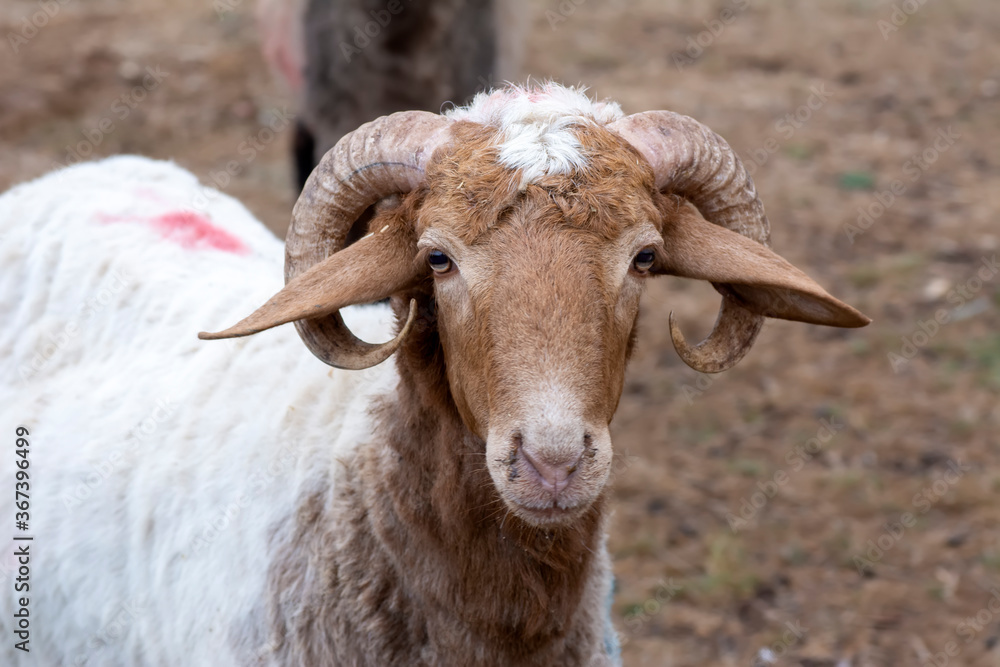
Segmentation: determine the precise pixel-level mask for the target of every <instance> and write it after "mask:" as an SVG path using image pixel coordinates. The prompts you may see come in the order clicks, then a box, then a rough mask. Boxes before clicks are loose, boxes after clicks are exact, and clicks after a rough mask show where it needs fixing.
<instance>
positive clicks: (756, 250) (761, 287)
mask: <svg viewBox="0 0 1000 667" xmlns="http://www.w3.org/2000/svg"><path fill="white" fill-rule="evenodd" d="M663 246H664V248H663V256H662V257H659V258H658V259H659V262H658V264H660V269H659V271H657V272H658V273H664V274H669V275H675V276H682V277H685V278H695V279H697V280H707V281H709V282H711V283H712V284H713V285H714V286H715V288H716V289H717V290H718V291H719V292H721V293H722V294H723V295H725V296H730V297H732V298H734V299H736V300H737V301H738V302H739V304H740V305H742V306H744V307H745V308H747V309H748V310H750V311H752V312H754V313H756V314H758V315H764V316H766V317H776V318H780V319H784V320H795V321H798V322H808V323H809V324H823V325H826V326H831V327H863V326H865V325H866V324H868V323H869V322H871V320H870V319H869V318H868V317H866V316H865V315H863V314H861V313H860V312H858V311H857V310H855V309H854V308H852V307H851V306H849V305H847V304H846V303H843V302H841V301H839V300H838V299H835V298H834V297H832V296H830V295H829V294H828V293H827V292H826V290H824V289H823V288H822V287H820V286H819V285H817V284H816V282H815V281H813V279H812V278H810V277H809V276H807V275H806V274H804V273H803V272H802V271H800V270H799V269H797V268H795V267H794V266H792V265H791V264H789V263H788V262H787V261H786V260H785V259H784V258H782V257H781V256H780V255H778V254H776V253H775V252H773V251H772V250H771V249H769V248H767V247H765V246H763V245H761V244H760V243H757V242H756V241H754V240H752V239H749V238H747V237H745V236H742V235H740V234H737V233H736V232H732V231H729V230H728V229H725V228H723V227H720V226H718V225H713V224H712V223H710V222H707V221H706V220H705V219H704V218H702V217H701V216H700V215H698V214H697V213H696V212H694V211H692V210H690V209H687V208H684V207H682V208H681V209H680V210H679V211H677V214H676V215H671V216H669V218H668V219H666V220H665V221H664V229H663Z"/></svg>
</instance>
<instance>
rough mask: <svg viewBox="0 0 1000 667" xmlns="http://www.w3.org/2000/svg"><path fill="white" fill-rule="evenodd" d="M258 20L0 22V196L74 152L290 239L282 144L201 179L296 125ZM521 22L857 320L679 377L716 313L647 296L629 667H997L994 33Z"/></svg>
mask: <svg viewBox="0 0 1000 667" xmlns="http://www.w3.org/2000/svg"><path fill="white" fill-rule="evenodd" d="M250 2H251V0H228V3H227V4H228V6H230V7H231V8H232V10H231V11H226V12H223V13H222V15H221V16H220V13H219V12H217V9H216V7H215V6H213V0H173V1H171V2H167V1H166V0H158V1H156V0H128V1H126V0H66V1H65V3H64V4H60V2H56V1H55V0H53V2H52V3H51V4H52V5H54V6H57V7H58V8H59V9H58V11H57V12H56V13H55V15H54V16H52V17H51V19H49V20H48V22H47V24H46V25H45V26H44V27H42V28H40V29H38V30H37V34H35V33H32V36H31V37H30V38H29V39H26V40H24V41H19V40H14V41H12V40H11V37H10V35H11V34H15V35H22V36H23V35H24V33H23V23H22V22H21V20H22V17H25V16H31V14H33V13H34V12H36V11H38V10H39V7H40V5H39V4H37V3H36V2H34V1H31V2H28V1H25V0H5V2H4V3H3V5H2V6H0V28H2V30H0V35H2V36H3V37H4V40H3V41H4V43H3V44H0V54H2V55H0V156H2V158H0V189H6V188H7V187H8V186H10V185H11V184H14V183H17V182H20V181H23V180H26V179H30V178H32V177H35V176H37V175H39V174H42V173H44V172H45V171H47V170H49V169H51V168H53V167H54V166H55V165H56V164H58V163H66V162H67V161H68V160H70V159H71V155H70V152H71V151H72V150H76V148H74V147H78V146H80V145H81V142H82V144H83V148H82V151H83V152H87V153H88V155H85V156H83V157H87V158H92V157H94V156H104V155H111V154H115V153H122V152H129V153H140V154H145V155H150V156H154V157H160V158H170V159H173V160H175V161H177V162H178V163H179V164H181V165H183V166H185V167H187V168H189V169H191V170H192V171H194V172H195V173H196V174H197V175H198V176H199V177H200V178H202V179H203V181H205V182H206V183H209V184H214V185H216V186H217V187H219V188H220V189H222V190H224V191H225V192H227V193H228V194H231V195H233V196H235V197H237V198H239V199H241V200H242V201H243V202H245V203H246V204H247V205H248V206H249V207H250V208H251V210H253V211H254V212H255V213H256V214H257V215H258V216H259V217H260V218H261V219H263V220H264V221H266V222H267V223H268V225H269V226H271V227H272V228H273V229H275V230H276V231H278V232H282V231H283V230H284V228H285V225H286V224H287V219H288V216H289V211H290V208H291V205H292V203H293V197H294V193H293V190H292V187H291V180H292V179H291V174H290V162H289V159H288V142H289V140H290V133H287V132H286V133H284V135H282V134H279V136H277V137H276V138H274V139H273V140H271V141H270V142H269V143H267V145H266V146H265V147H264V149H263V150H261V151H259V152H257V153H256V155H255V156H254V158H253V159H251V160H249V161H247V162H246V163H245V164H243V165H242V172H241V173H240V174H239V175H238V176H236V177H233V178H232V179H231V180H230V181H228V182H223V181H224V180H225V179H222V178H221V177H220V176H219V174H221V173H222V172H223V170H224V168H225V165H226V163H227V161H229V160H233V159H236V158H237V156H239V155H242V154H241V153H239V152H238V147H239V146H240V144H241V143H242V142H243V141H245V140H247V139H248V138H250V137H258V138H263V137H262V136H261V135H260V131H261V129H262V128H263V127H264V123H266V122H267V121H268V120H269V119H270V118H271V114H273V113H275V112H283V110H284V109H286V108H287V109H288V111H294V103H293V101H292V100H291V99H290V98H289V97H288V95H287V93H286V92H284V91H282V90H281V88H280V87H279V85H278V84H277V83H276V82H275V80H274V79H273V77H272V76H271V75H270V73H269V72H268V70H267V68H266V66H265V65H264V64H263V62H262V60H261V57H260V54H259V50H258V48H259V47H258V44H257V37H256V34H255V26H254V22H253V18H252V7H251V6H250ZM529 5H530V20H529V22H530V24H531V32H530V35H529V36H528V39H527V52H526V57H525V67H524V72H525V73H526V74H531V75H532V76H533V77H535V78H545V77H552V78H554V79H556V80H559V81H562V82H564V83H573V84H575V83H583V84H586V85H588V86H590V88H591V92H592V94H593V95H595V96H597V97H602V98H603V97H609V98H613V99H617V100H618V101H620V102H621V103H622V105H623V107H624V108H625V110H626V112H634V111H642V110H646V109H661V108H663V109H672V110H675V111H678V112H681V113H685V114H688V115H691V116H694V117H695V118H698V119H699V120H701V121H703V122H705V123H706V124H708V125H709V126H711V127H712V128H713V129H715V130H716V131H717V132H718V133H719V134H721V135H722V136H724V137H725V138H726V139H727V140H728V141H729V142H730V143H731V144H732V145H733V146H734V147H735V148H736V150H737V151H738V152H739V154H740V155H741V156H742V157H743V158H744V160H745V161H746V162H747V163H748V164H749V165H750V167H751V169H752V170H753V172H754V179H755V181H756V183H757V187H758V190H759V192H760V193H761V197H762V199H763V201H764V203H765V205H766V207H767V211H768V214H769V217H770V219H771V223H772V228H773V245H774V248H775V249H776V250H777V251H778V252H780V253H782V254H783V255H784V256H785V257H787V258H788V259H789V260H790V261H792V262H793V263H795V264H796V265H798V266H800V267H802V268H803V269H804V270H806V271H807V272H808V273H810V274H811V275H812V276H813V277H815V278H816V279H817V280H818V281H819V282H820V283H821V284H822V285H824V286H825V287H826V288H828V289H829V290H830V291H831V292H832V293H833V294H835V295H837V296H838V297H840V298H842V299H844V300H845V301H847V302H849V303H851V304H853V305H855V306H857V307H858V308H860V309H861V310H862V311H864V312H865V313H866V314H868V315H870V316H871V317H872V318H873V319H874V323H873V324H872V325H871V326H869V327H867V328H865V329H861V330H850V331H844V330H833V329H825V328H820V327H812V326H807V325H803V324H795V323H789V322H783V321H770V322H769V323H768V325H767V326H766V327H765V329H764V331H763V333H762V335H761V336H760V338H759V340H758V342H757V344H756V346H755V348H754V349H753V350H752V352H751V353H750V354H749V355H748V356H747V358H746V359H744V360H743V361H742V362H741V363H740V364H739V365H738V366H737V367H736V368H735V369H733V370H731V371H729V372H727V373H724V374H722V375H719V376H711V377H709V376H700V375H698V374H697V373H695V372H694V371H692V370H690V369H688V368H687V367H686V366H684V365H683V363H682V362H681V361H680V360H679V359H678V357H677V355H676V354H675V353H674V351H673V349H672V345H671V343H670V340H669V334H668V329H667V316H668V313H669V312H670V311H674V313H675V314H676V315H677V316H678V317H679V318H680V321H681V324H682V326H683V329H684V331H685V332H686V333H687V335H688V336H689V337H694V336H698V335H701V334H704V333H706V332H707V331H708V329H709V328H710V326H711V324H712V322H713V320H714V313H715V311H716V309H717V307H718V297H717V296H716V295H715V294H714V292H713V291H712V290H711V288H708V287H706V286H704V285H700V284H694V283H690V282H687V281H682V280H679V279H661V280H660V281H658V282H656V283H654V284H653V285H652V287H651V288H650V290H649V292H648V294H647V295H646V296H645V302H644V314H643V319H642V331H641V334H640V345H639V349H638V352H637V354H636V359H635V360H634V362H633V364H632V368H631V371H630V374H629V378H628V383H627V386H626V389H625V395H624V397H623V399H622V403H621V407H620V410H619V413H618V417H617V418H616V421H615V424H614V434H615V446H616V450H617V464H616V474H615V501H614V513H615V516H614V519H613V522H612V528H611V537H610V549H611V552H612V554H613V557H614V561H615V571H616V574H617V577H618V590H617V594H616V597H615V604H614V617H615V622H616V624H617V626H618V628H619V630H620V632H621V635H622V638H623V640H624V641H625V646H624V658H625V664H626V665H628V666H629V667H637V666H639V665H675V666H678V667H685V666H694V665H754V664H756V665H767V664H772V663H774V664H779V665H802V666H803V667H806V666H808V667H847V666H851V667H868V666H876V665H938V666H942V665H968V666H976V667H980V666H982V667H985V666H987V665H1000V526H998V524H1000V436H998V429H1000V409H998V397H1000V327H998V325H1000V274H998V269H997V265H996V258H997V254H998V253H1000V248H998V245H1000V226H998V224H997V211H998V210H1000V42H998V40H997V39H996V35H997V34H1000V7H998V6H997V5H996V4H995V3H992V2H977V1H974V0H949V1H948V2H944V1H943V0H905V1H896V2H889V1H878V0H829V1H826V2H823V3H818V2H816V3H808V2H792V1H791V0H725V1H722V2H716V1H713V2H696V1H695V0H636V1H635V2H625V1H624V0H618V1H605V2H600V1H598V0H573V1H572V2H571V1H570V0H563V2H561V3H560V2H558V1H557V0H548V1H545V0H530V2H529ZM15 42H16V43H15ZM15 46H16V49H17V53H15ZM147 68H150V69H149V70H147ZM157 68H159V69H157ZM151 72H153V73H155V76H153V75H150V76H149V77H147V74H150V73H151ZM144 82H145V86H144ZM140 98H141V99H140ZM108 123H111V126H110V127H109V124H108ZM264 136H266V135H264ZM88 144H89V148H88ZM91 153H92V154H91ZM240 159H243V158H240Z"/></svg>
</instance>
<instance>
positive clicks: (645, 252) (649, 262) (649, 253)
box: [632, 248, 656, 273]
mask: <svg viewBox="0 0 1000 667" xmlns="http://www.w3.org/2000/svg"><path fill="white" fill-rule="evenodd" d="M655 259H656V255H654V254H653V249H652V248H644V249H642V250H640V251H639V254H638V255H636V256H635V261H633V262H632V266H634V267H635V270H636V271H638V272H639V273H643V272H645V271H649V269H650V267H652V266H653V260H655Z"/></svg>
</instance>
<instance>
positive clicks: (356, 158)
mask: <svg viewBox="0 0 1000 667" xmlns="http://www.w3.org/2000/svg"><path fill="white" fill-rule="evenodd" d="M450 124H451V121H449V120H448V119H447V118H445V117H443V116H439V115H437V114H432V113H428V112H425V111H403V112H400V113H395V114H392V115H390V116H384V117H382V118H379V119H377V120H374V121H372V122H370V123H366V124H365V125H362V126H361V127H359V128H358V129H357V130H355V131H354V132H351V133H350V134H348V135H346V136H345V137H344V138H343V139H341V140H340V141H339V142H337V145H336V146H334V147H333V148H332V149H330V151H329V152H328V153H327V154H326V155H325V156H323V159H322V160H321V161H320V163H319V165H318V166H317V167H316V169H315V170H313V172H312V174H311V175H310V176H309V179H308V180H307V181H306V184H305V187H304V188H303V190H302V194H301V195H299V199H298V201H297V202H296V203H295V207H294V209H293V210H292V221H291V225H290V226H289V228H288V235H287V237H286V239H285V288H284V289H283V290H282V291H281V292H279V293H278V294H277V295H276V296H275V297H274V298H273V299H271V301H269V302H268V303H267V304H265V305H264V306H262V307H261V308H259V309H258V310H257V311H256V312H254V313H253V314H251V315H250V316H249V317H247V318H246V319H244V320H243V321H241V322H239V323H238V324H236V325H235V326H233V327H231V328H229V329H226V330H225V331H222V332H219V333H214V334H205V333H203V334H199V337H201V338H203V339H216V338H229V337H233V336H246V335H249V334H253V333H256V332H258V331H263V330H264V329H269V328H271V327H273V326H277V325H279V324H283V323H285V322H292V321H294V322H295V327H296V328H297V329H298V332H299V336H300V337H301V338H302V340H303V342H304V343H305V344H306V346H307V347H308V348H309V350H310V351H311V352H312V353H313V354H315V355H316V356H317V357H319V358H320V359H321V360H322V361H324V362H325V363H327V364H329V365H331V366H335V367H337V368H347V369H353V370H358V369H363V368H368V367H370V366H374V365H375V364H378V363H380V362H382V361H384V360H385V359H386V358H388V357H389V355H391V354H392V353H393V352H395V351H396V349H397V348H398V347H399V346H400V344H401V343H402V341H403V338H404V337H405V336H406V334H407V333H408V332H409V329H410V326H411V325H412V323H413V320H414V319H415V317H416V308H415V305H416V304H415V303H414V302H411V303H410V310H409V316H408V318H407V320H406V323H405V324H404V325H403V327H402V328H401V329H400V331H399V333H398V334H397V335H396V337H395V338H394V339H392V340H391V341H388V342H386V343H382V344H378V345H373V344H370V343H366V342H364V341H362V340H359V339H358V338H356V337H355V336H354V334H353V333H351V331H350V330H349V329H348V328H347V326H346V325H345V324H344V320H343V319H342V318H341V316H340V313H339V312H338V311H339V308H341V307H343V306H346V305H349V304H351V303H363V302H366V301H375V300H378V299H382V298H385V297H387V296H389V295H390V294H392V293H393V292H395V291H397V290H399V289H402V288H404V287H406V285H407V284H408V283H409V282H411V281H412V280H413V279H414V276H415V274H416V271H415V268H414V266H413V262H414V258H413V255H414V254H415V251H416V248H415V240H414V239H413V238H412V230H410V229H406V230H399V229H393V230H390V231H389V232H388V233H378V230H376V233H375V234H373V235H369V237H366V238H364V239H362V240H360V241H358V242H357V243H356V244H354V245H352V246H351V247H350V248H347V249H346V250H344V244H345V241H346V239H347V234H348V232H349V231H350V229H351V226H352V225H353V224H354V223H355V222H356V221H357V220H358V218H360V217H361V215H362V213H364V211H365V209H367V208H368V207H369V206H371V205H372V204H375V203H376V202H378V201H379V200H381V199H383V198H385V197H387V196H389V195H392V194H399V193H406V192H410V191H411V190H413V189H415V188H417V187H418V186H419V185H420V184H421V183H423V181H424V170H425V168H426V165H427V162H428V160H429V159H430V157H431V156H432V155H433V154H434V150H435V149H436V148H437V147H438V146H440V145H441V144H442V143H444V142H445V141H446V139H447V137H448V128H449V126H450ZM342 250H343V252H341V251H342ZM338 253H340V254H338ZM310 269H312V270H311V271H310Z"/></svg>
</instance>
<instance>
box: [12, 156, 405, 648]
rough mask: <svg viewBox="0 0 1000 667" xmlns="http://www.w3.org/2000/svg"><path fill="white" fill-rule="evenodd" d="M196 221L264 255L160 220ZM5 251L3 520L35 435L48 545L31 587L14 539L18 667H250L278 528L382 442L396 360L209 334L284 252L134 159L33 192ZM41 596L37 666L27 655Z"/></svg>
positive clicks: (236, 214)
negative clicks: (243, 655)
mask: <svg viewBox="0 0 1000 667" xmlns="http://www.w3.org/2000/svg"><path fill="white" fill-rule="evenodd" d="M178 211H188V212H191V214H192V215H193V214H198V215H200V216H203V219H207V220H208V221H210V223H211V225H212V226H213V227H214V228H216V230H217V231H219V232H220V234H222V236H225V235H227V234H228V235H230V236H231V237H232V238H234V239H236V240H237V241H238V242H239V244H240V245H241V247H242V248H243V250H244V251H243V252H242V253H235V252H229V251H226V250H222V249H217V248H215V247H211V246H210V245H209V246H204V245H203V244H202V245H199V244H198V243H195V244H194V246H193V247H191V243H189V241H191V239H190V238H189V237H185V236H184V234H183V233H174V232H171V230H170V229H169V228H165V227H163V226H162V225H161V226H159V227H158V226H157V224H158V223H155V222H152V221H155V220H157V219H158V218H159V217H160V216H163V215H164V214H170V213H171V212H175V213H176V212H178ZM182 232H183V230H182ZM178 234H179V235H178ZM0 238H2V241H0V266H3V271H2V272H0V313H2V315H0V320H2V322H3V327H0V374H2V377H3V381H2V383H0V429H2V433H3V434H4V438H5V440H4V442H5V444H6V448H5V450H4V451H5V453H4V455H3V456H2V457H0V488H2V489H4V491H5V492H4V493H2V494H0V516H4V517H6V520H7V521H11V522H12V521H13V520H14V513H15V508H14V505H13V503H14V493H13V489H14V473H15V471H16V468H15V455H14V447H13V445H14V437H15V436H14V431H15V428H16V427H17V426H26V427H27V428H28V429H29V431H30V435H29V436H28V439H29V441H30V443H31V445H30V468H29V469H28V471H29V474H30V498H31V501H30V502H31V511H30V531H28V532H27V533H26V534H30V535H34V536H35V541H34V542H31V543H29V544H30V545H31V547H30V550H31V577H32V578H31V581H30V586H31V588H30V592H27V593H25V592H21V593H15V592H14V590H13V582H12V579H13V577H15V576H17V575H16V568H17V563H16V561H15V560H14V559H13V557H12V555H13V553H14V550H15V546H14V543H13V542H12V541H10V537H9V536H10V532H8V533H7V535H8V536H7V537H4V538H2V541H3V545H2V546H3V549H2V551H0V588H2V593H0V607H2V608H3V609H4V610H5V613H4V614H3V615H2V616H0V635H2V636H3V637H4V638H5V640H4V642H3V643H2V644H0V664H3V665H12V666H13V665H25V666H27V665H31V666H32V667H36V666H44V665H51V666H55V665H64V666H76V665H102V666H108V667H115V666H122V667H124V666H126V665H137V664H157V665H205V666H207V665H212V666H218V667H227V666H230V665H232V666H235V665H237V664H238V658H237V657H236V656H234V655H233V654H232V651H233V648H232V637H231V636H228V634H227V631H228V630H229V629H230V628H232V627H233V626H234V625H238V624H239V623H241V622H244V621H246V620H247V614H249V613H250V612H251V610H252V609H253V608H254V607H255V605H258V604H259V602H260V600H262V599H264V598H265V591H264V586H265V581H266V576H267V567H268V564H269V563H268V560H267V554H266V553H265V551H266V549H265V546H266V545H267V544H268V540H269V538H270V535H271V533H270V531H271V530H273V528H274V526H275V525H276V523H277V522H280V521H282V520H286V519H287V518H288V517H289V516H292V513H293V511H294V507H295V501H296V499H297V497H298V495H299V494H300V493H301V492H302V491H303V490H304V489H308V488H309V487H310V485H311V484H312V483H313V482H314V481H315V480H316V479H317V478H318V477H320V476H323V475H325V474H326V473H328V472H329V471H333V472H334V474H333V475H332V476H331V477H332V479H334V480H336V478H337V476H338V475H337V474H336V473H337V471H340V470H343V466H345V465H346V464H347V463H348V462H349V460H350V457H351V455H352V452H353V451H354V450H355V448H357V447H358V446H359V445H363V444H364V443H365V442H366V439H367V438H368V437H369V436H370V433H371V428H372V424H371V423H370V418H369V416H368V412H367V410H366V407H367V406H368V405H369V403H370V402H371V401H372V400H373V397H374V396H377V395H382V394H384V393H387V392H389V391H392V390H393V389H394V387H395V385H396V382H397V375H396V371H395V365H394V363H393V362H392V361H389V362H386V363H383V364H381V365H379V366H376V367H375V368H372V369H369V370H367V371H364V372H348V371H339V370H333V369H330V368H329V367H327V366H325V365H324V364H323V363H321V362H320V361H318V360H317V359H315V358H314V357H313V356H312V355H311V354H310V353H309V352H308V351H307V350H306V348H305V346H304V345H302V343H301V342H300V341H299V339H298V336H297V334H296V332H295V330H294V328H293V327H291V326H284V327H278V328H276V329H274V330H271V331H267V332H264V333H262V334H259V335H257V336H252V337H249V338H242V339H237V340H235V341H200V340H198V339H197V337H196V335H197V332H198V331H200V330H218V329H221V328H223V327H225V326H228V325H230V324H232V323H234V322H236V321H237V320H238V319H240V318H241V317H242V316H244V315H245V314H246V313H248V312H250V311H251V310H253V309H254V308H256V307H257V306H259V305H260V304H262V303H264V302H265V301H266V300H267V299H268V298H269V297H270V296H271V295H272V294H273V293H274V292H275V291H277V289H279V288H280V286H281V276H282V256H283V249H282V243H281V242H280V241H278V240H277V239H276V238H275V237H274V236H273V235H272V234H271V233H270V232H269V231H268V230H267V229H266V228H264V226H263V225H261V224H260V223H259V222H258V221H257V220H255V219H254V218H253V216H252V215H251V214H250V213H249V212H248V211H247V210H246V209H245V208H244V207H243V206H241V205H240V204H239V203H238V202H236V201H235V200H233V199H232V198H230V197H227V196H225V195H222V194H219V193H218V192H216V191H214V190H210V189H208V188H205V187H203V186H200V185H199V184H198V182H197V180H196V179H195V178H194V177H193V176H192V175H191V174H190V173H188V172H186V171H184V170H183V169H180V168H179V167H177V166H175V165H173V164H170V163H167V162H157V161H152V160H147V159H143V158H137V157H118V158H112V159H108V160H104V161H101V162H96V163H89V164H82V165H78V166H74V167H71V168H69V169H65V170H63V171H60V172H56V173H53V174H49V175H48V176H45V177H43V178H41V179H38V180H36V181H34V182H31V183H27V184H24V185H21V186H19V187H16V188H14V189H13V190H11V191H9V192H7V193H5V194H3V195H2V196H0ZM344 314H345V319H347V320H348V324H349V325H350V326H351V328H352V329H354V331H355V332H357V333H358V334H359V335H360V336H361V337H362V338H366V339H367V340H370V341H373V342H378V341H384V340H387V339H388V338H390V337H391V329H392V317H391V314H390V313H389V309H388V308H387V307H385V306H361V307H356V308H352V309H347V310H345V311H344ZM206 508H210V510H208V511H206ZM8 530H10V528H9V529H8ZM19 544H20V543H19ZM220 563H225V567H221V568H220V567H219V564H220ZM180 564H183V567H180ZM21 596H25V597H28V598H29V599H30V614H31V619H32V624H31V644H30V648H31V652H30V653H23V652H22V651H19V650H15V649H14V648H13V645H14V634H13V631H14V627H13V623H14V617H13V616H12V613H13V610H15V609H16V608H17V606H15V600H16V599H17V598H18V597H21ZM209 601H210V602H209ZM206 605H208V606H206ZM267 639H268V638H266V637H261V638H259V642H260V644H261V645H260V647H259V648H260V650H261V651H262V652H266V642H267ZM262 654H263V653H262Z"/></svg>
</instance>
